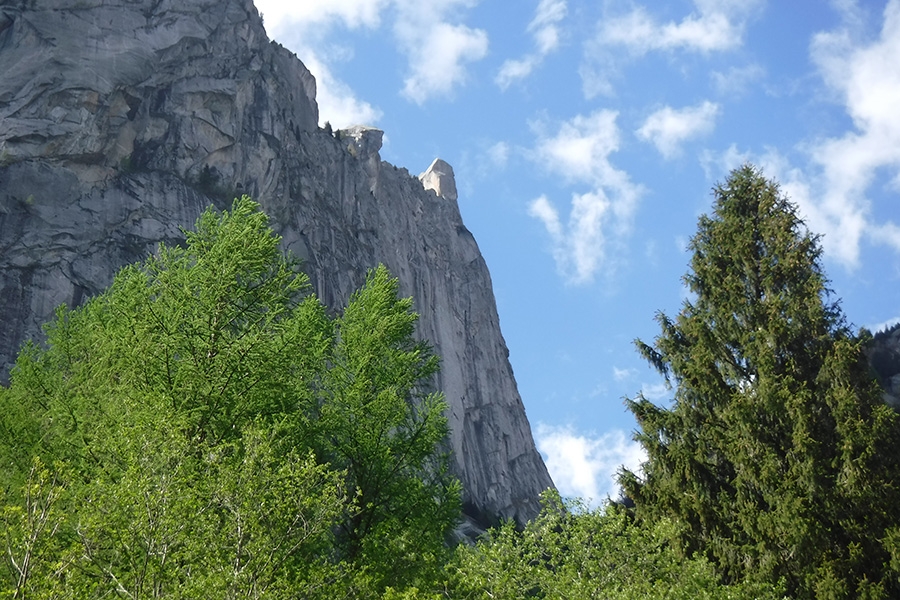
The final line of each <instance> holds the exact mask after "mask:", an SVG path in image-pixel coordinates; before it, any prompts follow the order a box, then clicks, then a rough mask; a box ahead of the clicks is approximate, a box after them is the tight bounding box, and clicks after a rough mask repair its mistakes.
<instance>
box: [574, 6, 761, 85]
mask: <svg viewBox="0 0 900 600" xmlns="http://www.w3.org/2000/svg"><path fill="white" fill-rule="evenodd" d="M763 3H764V0H727V1H721V0H694V10H693V11H692V12H691V13H690V14H689V15H687V16H685V17H684V18H683V19H681V20H680V21H668V22H660V21H659V20H658V19H657V18H656V17H655V16H654V15H653V14H652V13H651V12H650V11H649V10H648V9H647V8H645V7H643V6H635V7H633V8H632V9H631V10H629V11H628V12H626V13H623V14H618V15H604V17H603V18H602V19H601V20H600V21H599V23H598V24H597V32H596V35H595V36H594V37H593V38H592V39H591V40H590V41H588V43H587V44H586V46H585V55H586V62H585V64H584V65H583V66H582V69H581V74H582V78H583V81H584V87H585V93H586V94H587V95H588V96H594V95H596V94H599V93H603V94H609V93H611V91H612V83H611V81H610V76H611V75H612V73H613V72H614V71H615V70H616V65H617V62H618V61H616V60H614V59H613V56H612V54H611V53H614V52H615V51H616V50H620V49H621V50H625V51H626V52H627V54H628V56H631V57H633V58H634V57H640V56H643V55H645V54H647V53H648V52H653V51H666V52H670V51H687V52H700V53H705V54H708V53H711V52H719V51H725V50H732V49H734V48H737V47H740V46H741V45H742V44H743V38H744V31H745V30H746V26H747V23H748V22H749V20H750V18H751V17H752V16H753V15H754V14H756V13H757V11H758V9H759V8H760V7H761V6H762V4H763Z"/></svg>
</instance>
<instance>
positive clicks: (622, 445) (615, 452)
mask: <svg viewBox="0 0 900 600" xmlns="http://www.w3.org/2000/svg"><path fill="white" fill-rule="evenodd" d="M535 437H536V440H537V446H538V450H540V452H541V453H542V454H543V455H544V461H545V462H546V464H547V470H548V471H550V476H551V477H552V478H553V482H554V483H555V484H556V487H557V488H558V489H559V491H560V493H561V494H562V495H563V496H568V497H580V498H584V499H586V500H591V501H592V503H593V504H594V505H598V504H599V503H601V502H602V501H604V500H605V499H606V497H607V496H608V497H611V498H613V499H615V498H616V497H617V496H618V491H619V486H618V483H617V481H616V473H617V472H618V470H619V468H620V467H622V466H625V467H626V468H628V469H629V470H631V471H634V472H638V471H639V470H640V467H641V464H642V463H643V462H644V461H645V460H646V455H645V453H644V450H643V448H642V447H641V446H640V444H638V443H637V442H634V441H632V440H630V439H628V437H627V436H626V434H625V433H624V432H623V431H619V430H614V431H610V432H607V433H605V434H603V435H601V436H599V437H593V438H592V437H588V436H584V435H579V434H577V433H576V432H575V431H574V430H573V429H572V428H571V427H557V426H551V425H546V424H544V423H540V424H538V427H537V433H536V436H535Z"/></svg>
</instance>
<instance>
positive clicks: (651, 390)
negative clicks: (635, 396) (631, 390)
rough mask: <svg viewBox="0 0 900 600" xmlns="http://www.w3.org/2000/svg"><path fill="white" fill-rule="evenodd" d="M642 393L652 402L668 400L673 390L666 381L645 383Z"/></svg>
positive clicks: (642, 386)
mask: <svg viewBox="0 0 900 600" xmlns="http://www.w3.org/2000/svg"><path fill="white" fill-rule="evenodd" d="M641 394H642V395H643V396H644V398H646V399H647V400H650V401H651V402H658V401H660V400H666V399H668V398H669V397H670V396H671V395H672V390H670V389H669V387H668V386H667V385H666V384H665V383H643V384H641Z"/></svg>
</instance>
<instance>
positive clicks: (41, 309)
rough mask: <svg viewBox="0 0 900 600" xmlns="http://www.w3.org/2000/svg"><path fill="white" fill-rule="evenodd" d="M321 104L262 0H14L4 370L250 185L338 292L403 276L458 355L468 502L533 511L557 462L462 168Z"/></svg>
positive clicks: (323, 282) (5, 102)
mask: <svg viewBox="0 0 900 600" xmlns="http://www.w3.org/2000/svg"><path fill="white" fill-rule="evenodd" d="M318 120H319V118H318V109H317V106H316V101H315V80H314V78H313V77H312V76H311V75H310V73H309V71H307V69H306V68H305V67H304V66H303V64H302V63H301V62H300V61H299V60H298V59H297V58H296V56H294V55H293V54H292V53H291V52H289V51H287V50H286V49H284V48H283V47H281V46H280V45H278V44H277V43H274V42H270V41H269V40H268V38H267V36H266V33H265V30H264V28H263V25H262V21H261V20H260V18H259V15H258V13H257V11H256V9H255V7H254V6H253V4H252V1H251V0H178V1H173V0H2V2H0V367H2V370H3V373H4V374H5V373H7V372H8V368H9V366H10V364H11V362H12V361H13V360H14V358H15V353H16V351H17V349H18V347H19V345H20V344H21V342H22V341H23V340H25V339H27V338H32V337H37V336H39V335H40V325H41V323H43V322H44V321H46V320H47V319H48V318H49V317H50V316H51V314H52V311H53V309H54V307H55V306H57V305H58V304H60V303H62V302H65V303H67V304H69V305H77V304H79V303H80V302H82V301H83V299H84V298H86V297H87V296H89V295H91V294H94V293H96V292H98V291H100V290H102V289H103V288H105V287H106V286H107V285H108V284H109V283H110V281H111V278H112V275H113V273H114V272H115V270H116V269H117V268H118V267H120V266H122V265H124V264H127V263H130V262H134V261H136V260H139V259H141V258H143V257H144V256H145V255H146V254H147V253H149V252H152V251H153V249H154V248H155V247H156V245H157V244H158V243H159V242H160V241H164V242H168V243H177V242H178V241H180V239H181V237H182V236H181V232H180V229H179V226H181V225H189V224H191V223H193V222H194V220H195V219H196V218H197V216H198V215H199V214H200V212H201V211H202V210H203V209H204V208H205V207H206V206H207V205H209V204H210V203H214V204H217V205H218V206H220V207H222V206H227V205H228V203H229V202H230V199H231V198H232V197H233V196H235V195H239V194H241V193H247V194H250V195H251V196H253V197H254V199H256V200H258V201H259V202H260V203H261V204H262V205H263V208H264V209H265V210H266V212H267V213H268V214H269V215H270V217H272V219H273V223H274V226H275V228H276V229H277V230H278V232H279V233H280V234H281V235H282V236H283V237H284V242H285V245H286V246H287V248H289V249H290V250H292V251H293V252H294V253H295V254H296V255H298V256H300V257H301V258H302V259H303V260H304V261H305V269H306V270H307V271H308V273H309V275H310V277H311V280H312V283H313V286H314V290H315V292H316V293H317V294H318V296H319V297H320V298H321V299H322V300H323V301H324V302H325V303H326V304H328V305H329V306H331V307H339V306H342V305H343V304H344V303H345V302H346V300H347V299H348V298H349V295H350V293H351V292H352V291H353V290H354V289H355V288H356V287H358V286H359V285H360V284H361V283H362V282H363V280H364V277H365V272H366V269H368V268H370V267H372V266H374V265H376V264H377V263H378V262H383V263H385V264H386V265H387V266H388V267H389V268H390V269H391V271H392V272H393V273H394V274H395V275H396V276H398V277H399V278H400V281H401V288H402V289H401V291H402V292H403V293H404V294H406V295H412V296H413V297H414V298H415V305H416V309H417V311H418V312H419V313H420V315H421V320H420V327H419V334H420V335H421V336H422V337H423V338H425V339H428V340H429V341H430V342H431V343H432V344H433V345H434V346H435V348H436V351H437V352H438V354H440V356H441V357H442V359H443V362H442V371H441V374H440V381H439V382H438V384H439V385H440V386H441V388H442V389H443V390H444V392H445V394H446V396H447V399H448V402H449V403H450V409H449V411H448V417H449V421H450V426H451V430H452V431H451V439H450V440H449V442H450V446H451V448H452V451H453V456H454V469H455V471H456V473H457V475H458V476H459V477H460V478H461V480H462V481H463V485H464V488H465V502H466V512H467V514H468V515H469V516H470V518H472V519H474V520H475V521H476V522H481V523H484V522H486V521H490V520H493V519H496V518H498V517H508V518H510V517H511V518H516V519H518V520H520V521H522V520H525V519H528V518H530V517H532V516H533V515H535V514H536V512H537V510H538V509H539V505H538V494H539V493H540V492H541V491H542V490H543V489H545V488H547V487H549V486H552V482H551V480H550V477H549V475H548V474H547V470H546V468H545V466H544V464H543V461H542V460H541V457H540V455H539V454H538V452H537V451H536V449H535V446H534V442H533V439H532V434H531V430H530V427H529V423H528V420H527V418H526V416H525V411H524V408H523V406H522V401H521V399H520V397H519V394H518V392H517V390H516V383H515V379H514V378H513V373H512V369H511V367H510V364H509V361H508V351H507V348H506V344H505V342H504V340H503V336H502V335H501V332H500V327H499V321H498V317H497V311H496V306H495V302H494V297H493V292H492V289H491V280H490V275H489V273H488V270H487V267H486V265H485V263H484V260H483V259H482V257H481V254H480V252H479V249H478V246H477V244H476V243H475V240H474V238H473V237H472V235H471V233H470V232H469V231H468V230H467V229H466V227H465V226H464V225H463V223H462V220H461V217H460V213H459V209H458V206H457V203H456V194H457V192H456V185H455V181H454V179H453V170H452V168H451V167H450V165H448V164H447V163H445V162H444V161H442V160H436V161H435V162H434V163H433V164H432V166H431V167H430V168H429V169H428V170H427V171H426V172H425V173H423V174H422V175H421V176H420V177H415V176H412V175H410V173H408V172H407V171H406V170H405V169H400V168H397V167H394V166H392V165H390V164H388V163H386V162H383V161H382V160H381V158H380V156H379V149H380V147H381V138H382V132H381V131H378V130H376V129H370V128H365V127H356V128H352V129H349V130H343V131H338V132H334V133H331V132H330V131H325V130H323V129H320V128H319V127H318ZM4 376H5V375H4Z"/></svg>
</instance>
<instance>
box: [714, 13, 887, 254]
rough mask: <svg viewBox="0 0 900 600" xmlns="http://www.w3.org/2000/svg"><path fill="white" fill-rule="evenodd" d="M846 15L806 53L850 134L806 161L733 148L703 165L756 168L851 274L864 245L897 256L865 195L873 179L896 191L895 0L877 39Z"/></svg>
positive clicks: (816, 149) (821, 146) (819, 146)
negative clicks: (842, 113)
mask: <svg viewBox="0 0 900 600" xmlns="http://www.w3.org/2000/svg"><path fill="white" fill-rule="evenodd" d="M845 14H846V15H847V21H846V22H845V23H844V25H843V27H842V28H840V29H838V30H836V31H832V32H827V33H820V34H818V35H816V36H815V37H814V38H813V40H812V44H811V54H812V57H813V60H814V62H815V63H816V65H817V66H818V69H819V72H820V73H821V75H822V78H823V81H824V83H825V85H826V89H827V91H828V92H830V93H831V94H833V95H834V97H835V99H836V100H837V101H838V102H840V103H841V104H842V105H843V107H844V109H845V110H846V113H847V115H848V116H849V117H850V118H851V119H852V121H853V129H852V130H849V131H847V132H846V133H844V134H843V135H841V136H838V137H826V138H820V139H816V140H813V141H811V142H809V143H807V144H806V145H805V146H803V147H802V149H803V151H804V152H805V154H806V158H807V159H808V160H807V162H806V163H805V164H800V165H798V164H795V163H792V161H791V160H790V159H788V158H787V157H786V156H785V155H784V154H783V153H782V152H780V151H779V150H777V149H774V148H769V149H767V150H766V151H765V152H764V153H762V154H761V155H753V154H752V153H750V152H740V151H738V150H737V148H736V147H735V146H731V147H730V148H729V149H728V150H727V151H726V152H725V153H724V154H723V155H722V156H721V157H719V158H718V159H708V160H707V161H706V163H707V166H708V165H711V164H717V165H719V166H721V167H723V168H732V167H734V166H736V164H735V163H738V162H743V161H747V160H752V161H753V162H756V163H758V164H760V165H761V166H762V167H763V169H764V171H765V173H766V175H767V176H769V177H773V178H775V179H777V180H778V181H779V182H780V183H781V187H782V190H783V191H784V193H785V194H786V195H787V196H789V197H790V198H791V199H792V200H793V201H794V202H795V203H796V204H797V205H798V206H799V208H800V213H801V215H802V216H803V218H804V220H805V221H806V224H807V226H808V227H809V228H810V229H811V230H812V231H814V232H816V233H819V234H823V236H824V237H823V240H822V245H823V248H824V250H825V253H826V255H827V256H829V257H830V258H832V259H834V260H836V261H837V262H838V263H840V264H842V265H843V266H844V267H845V268H847V269H849V270H853V269H856V268H857V267H858V266H859V261H860V250H861V246H862V243H863V241H864V240H865V241H868V242H870V243H875V244H881V245H885V246H888V247H891V248H893V249H894V250H896V251H898V252H900V226H898V223H896V222H894V221H890V220H884V219H883V218H882V219H881V220H876V218H875V217H874V216H873V214H872V206H871V204H872V203H871V199H870V198H869V196H868V193H869V191H870V188H871V187H872V184H873V182H874V181H875V178H876V176H877V175H887V177H888V178H889V179H890V182H889V183H888V185H887V188H886V191H887V193H891V188H892V189H893V191H894V192H900V111H898V110H897V107H898V106H900V62H898V61H897V57H898V56H900V0H890V2H888V4H887V6H886V7H885V10H884V20H883V25H882V28H881V31H880V32H879V35H878V36H877V38H876V39H861V38H860V34H859V33H858V32H859V31H860V30H861V29H862V28H860V27H859V24H858V19H859V17H858V15H857V12H856V11H854V10H850V11H845ZM888 201H889V202H890V201H894V202H895V201H896V200H893V199H889V200H888ZM895 214H896V213H895Z"/></svg>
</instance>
